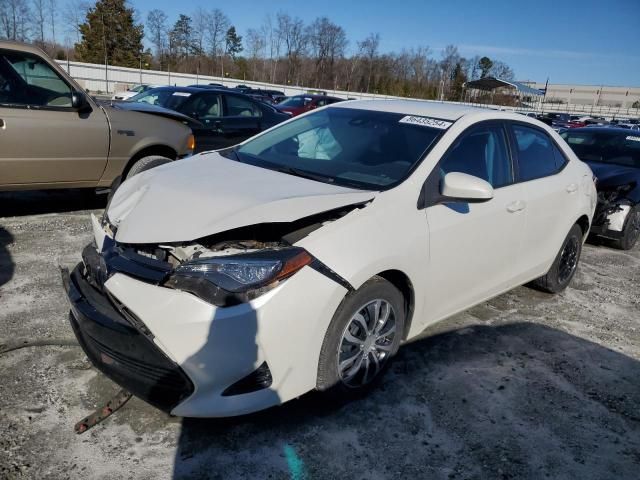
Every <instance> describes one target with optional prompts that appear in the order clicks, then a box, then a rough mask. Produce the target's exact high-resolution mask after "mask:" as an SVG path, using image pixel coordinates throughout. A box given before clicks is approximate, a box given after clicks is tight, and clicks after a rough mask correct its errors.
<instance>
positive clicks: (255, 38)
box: [246, 28, 266, 80]
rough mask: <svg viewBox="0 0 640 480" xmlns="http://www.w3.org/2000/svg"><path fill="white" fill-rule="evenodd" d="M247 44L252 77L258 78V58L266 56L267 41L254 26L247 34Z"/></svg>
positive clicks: (253, 78)
mask: <svg viewBox="0 0 640 480" xmlns="http://www.w3.org/2000/svg"><path fill="white" fill-rule="evenodd" d="M246 39H247V41H246V44H247V52H248V53H249V60H250V61H251V64H252V65H251V68H252V72H253V73H252V75H251V79H252V80H256V79H257V78H258V76H257V68H258V60H259V58H264V56H265V52H264V49H265V46H266V42H265V40H264V37H263V35H262V33H260V32H259V31H257V30H256V29H254V28H250V29H249V30H247V35H246Z"/></svg>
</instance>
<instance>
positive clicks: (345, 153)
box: [234, 108, 446, 190]
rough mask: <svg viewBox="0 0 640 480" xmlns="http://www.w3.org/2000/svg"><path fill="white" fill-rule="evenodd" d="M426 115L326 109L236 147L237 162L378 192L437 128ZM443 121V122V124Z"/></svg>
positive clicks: (417, 156)
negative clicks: (415, 115)
mask: <svg viewBox="0 0 640 480" xmlns="http://www.w3.org/2000/svg"><path fill="white" fill-rule="evenodd" d="M430 122H433V121H432V120H431V119H428V118H426V117H413V116H407V115H404V114H400V113H389V112H377V111H370V110H360V109H350V108H329V109H326V110H319V111H317V112H315V113H313V114H310V115H306V116H304V117H302V118H298V119H295V120H293V121H291V122H287V123H285V124H283V125H282V126H279V127H277V128H275V129H273V130H271V131H269V132H267V133H265V134H264V135H260V136H258V137H256V138H254V139H252V140H249V141H248V142H247V143H245V144H243V145H241V146H239V147H238V148H237V149H236V150H234V152H235V153H236V154H237V157H238V159H239V160H240V161H243V162H246V163H250V164H253V165H257V166H260V167H264V168H269V169H272V170H280V171H285V172H286V173H292V174H298V175H300V176H309V177H311V178H313V179H314V180H318V181H324V182H327V183H335V184H337V185H344V186H351V187H355V188H363V189H373V190H381V189H387V188H391V187H392V186H394V185H396V184H398V183H400V182H401V181H402V180H404V179H405V178H406V177H407V176H408V175H409V173H410V172H411V171H412V170H413V168H414V167H415V166H416V165H417V164H418V163H419V161H420V160H421V159H422V158H423V157H424V155H425V153H426V152H427V151H428V150H429V149H430V148H431V147H432V146H433V145H434V144H435V140H436V139H437V138H439V136H440V134H441V133H442V132H443V129H442V127H440V128H434V127H432V126H427V125H425V123H426V124H431V125H432V124H433V123H430ZM443 123H446V122H443Z"/></svg>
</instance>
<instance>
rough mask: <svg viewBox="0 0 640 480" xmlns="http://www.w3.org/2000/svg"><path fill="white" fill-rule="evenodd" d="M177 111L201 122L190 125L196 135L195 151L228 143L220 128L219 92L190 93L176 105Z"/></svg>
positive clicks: (214, 148) (220, 107)
mask: <svg viewBox="0 0 640 480" xmlns="http://www.w3.org/2000/svg"><path fill="white" fill-rule="evenodd" d="M178 111H179V112H180V113H184V114H185V115H187V116H189V117H191V118H195V119H196V120H198V121H199V122H200V123H202V127H196V126H193V127H191V130H192V131H193V134H194V136H195V137H196V153H197V152H204V151H207V150H216V149H219V148H224V147H226V146H227V145H228V142H227V141H226V138H225V135H224V132H223V128H222V111H223V103H222V95H220V93H218V92H206V91H205V92H202V93H195V94H191V95H190V97H189V99H188V100H186V101H185V102H184V103H183V104H181V105H180V106H179V107H178Z"/></svg>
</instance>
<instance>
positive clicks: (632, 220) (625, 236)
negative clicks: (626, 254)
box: [613, 205, 640, 250]
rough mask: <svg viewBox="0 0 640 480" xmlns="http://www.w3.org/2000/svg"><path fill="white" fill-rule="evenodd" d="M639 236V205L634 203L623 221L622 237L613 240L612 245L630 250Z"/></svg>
mask: <svg viewBox="0 0 640 480" xmlns="http://www.w3.org/2000/svg"><path fill="white" fill-rule="evenodd" d="M638 237H640V205H635V206H634V207H633V208H632V209H631V210H629V213H628V214H627V218H626V219H625V221H624V229H623V230H622V237H620V238H619V239H617V240H615V241H614V242H613V245H614V246H615V247H616V248H619V249H621V250H631V249H632V248H633V247H634V246H635V244H636V242H637V241H638Z"/></svg>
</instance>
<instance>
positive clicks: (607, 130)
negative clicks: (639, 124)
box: [567, 127, 636, 135]
mask: <svg viewBox="0 0 640 480" xmlns="http://www.w3.org/2000/svg"><path fill="white" fill-rule="evenodd" d="M635 131H636V130H630V129H628V128H620V127H583V128H570V129H568V130H567V132H599V133H608V134H611V135H620V134H624V135H633V132H635Z"/></svg>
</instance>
